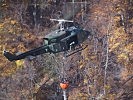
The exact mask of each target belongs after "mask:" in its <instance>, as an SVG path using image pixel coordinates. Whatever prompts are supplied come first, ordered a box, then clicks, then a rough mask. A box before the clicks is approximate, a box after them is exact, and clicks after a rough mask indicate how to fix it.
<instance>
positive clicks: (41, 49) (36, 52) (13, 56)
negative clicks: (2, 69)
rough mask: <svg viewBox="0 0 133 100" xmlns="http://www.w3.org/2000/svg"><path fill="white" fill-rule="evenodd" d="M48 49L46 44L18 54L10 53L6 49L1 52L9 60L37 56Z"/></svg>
mask: <svg viewBox="0 0 133 100" xmlns="http://www.w3.org/2000/svg"><path fill="white" fill-rule="evenodd" d="M48 50H49V48H48V46H42V47H39V48H36V49H33V50H30V51H27V52H24V53H21V54H18V55H16V54H12V53H10V52H8V51H4V53H3V54H4V56H5V57H6V58H7V59H8V60H9V61H15V60H21V59H24V58H26V57H29V56H37V55H40V54H43V53H47V52H48Z"/></svg>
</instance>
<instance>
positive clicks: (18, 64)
mask: <svg viewBox="0 0 133 100" xmlns="http://www.w3.org/2000/svg"><path fill="white" fill-rule="evenodd" d="M23 64H24V61H23V60H17V61H16V65H17V67H18V68H19V67H21V66H22V65H23Z"/></svg>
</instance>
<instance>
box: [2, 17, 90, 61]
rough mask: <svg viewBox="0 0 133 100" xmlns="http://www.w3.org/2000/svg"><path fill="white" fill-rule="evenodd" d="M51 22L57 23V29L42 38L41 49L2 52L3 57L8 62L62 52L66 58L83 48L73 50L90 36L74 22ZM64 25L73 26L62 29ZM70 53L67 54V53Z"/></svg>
mask: <svg viewBox="0 0 133 100" xmlns="http://www.w3.org/2000/svg"><path fill="white" fill-rule="evenodd" d="M50 20H51V21H58V22H59V29H56V30H55V31H52V32H51V33H49V34H48V35H46V36H45V38H44V45H42V46H41V47H38V48H35V49H32V50H29V51H27V52H24V53H21V54H12V53H10V52H8V51H4V52H3V54H4V56H5V57H6V58H7V59H8V60H9V61H16V60H21V59H24V58H26V57H30V56H37V55H41V54H44V53H53V54H55V53H59V52H64V53H65V54H66V56H70V55H72V54H74V53H76V52H78V51H80V50H82V49H83V48H81V47H79V48H76V49H75V50H76V51H75V50H74V48H75V47H77V46H79V45H80V44H81V43H83V42H84V41H85V40H86V39H87V38H88V36H89V35H91V34H90V32H89V31H87V30H84V29H82V28H80V27H79V26H75V25H74V24H73V23H74V21H70V20H64V19H50ZM65 23H72V24H73V25H71V26H69V27H64V24H65ZM71 51H73V52H72V53H70V54H68V52H71Z"/></svg>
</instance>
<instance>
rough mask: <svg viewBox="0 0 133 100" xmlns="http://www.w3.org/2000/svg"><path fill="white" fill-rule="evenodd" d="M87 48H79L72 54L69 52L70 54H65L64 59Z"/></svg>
mask: <svg viewBox="0 0 133 100" xmlns="http://www.w3.org/2000/svg"><path fill="white" fill-rule="evenodd" d="M87 46H88V45H86V46H85V47H84V48H81V47H79V48H77V49H76V50H75V51H73V52H71V53H67V54H66V57H69V56H71V55H73V54H75V53H77V52H79V51H82V50H84V49H85V48H87Z"/></svg>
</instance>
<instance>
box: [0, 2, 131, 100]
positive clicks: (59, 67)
mask: <svg viewBox="0 0 133 100" xmlns="http://www.w3.org/2000/svg"><path fill="white" fill-rule="evenodd" d="M70 1H71V0H69V1H61V0H48V1H45V2H44V0H38V1H37V4H38V5H37V6H38V8H39V4H40V5H41V6H40V9H41V12H42V13H41V14H42V15H40V14H38V15H40V16H41V17H43V18H44V19H45V21H44V19H43V18H42V19H40V18H39V19H38V20H36V21H37V23H35V22H34V21H35V20H33V19H34V16H32V14H31V13H29V11H28V10H29V8H30V7H31V6H32V7H34V4H35V2H32V1H30V0H29V1H27V0H22V1H17V2H14V1H13V0H3V1H0V5H1V9H0V11H1V14H0V61H1V63H0V99H1V100H7V99H9V100H14V99H16V100H20V99H22V100H23V99H24V100H31V99H33V98H34V99H35V100H36V99H37V100H44V99H53V98H54V100H55V99H57V100H61V99H62V90H61V89H60V88H59V82H60V80H61V78H62V77H65V78H67V80H68V81H69V88H68V91H67V95H68V100H91V99H92V100H93V99H94V100H95V99H96V100H132V98H133V27H132V23H133V17H132V16H133V15H132V14H133V6H132V4H133V1H132V0H122V1H121V0H83V1H87V2H88V4H87V7H86V8H85V9H82V10H81V11H80V10H79V11H78V13H76V15H75V20H76V21H77V22H79V23H82V24H81V26H82V27H85V28H86V29H88V30H90V31H91V33H92V34H93V35H92V36H90V38H89V39H88V40H87V41H85V43H84V44H82V46H83V47H84V46H86V45H88V46H87V48H85V49H84V50H83V51H81V52H79V53H77V54H74V55H72V56H71V57H69V58H66V59H64V60H62V54H60V55H58V54H57V55H54V56H53V55H49V54H46V55H45V54H44V55H40V56H37V57H36V58H34V59H32V60H28V59H25V60H19V61H16V62H9V61H8V60H6V58H5V57H4V56H3V54H2V52H3V50H5V49H6V50H9V51H10V52H13V53H17V52H18V51H21V52H24V51H27V50H30V49H32V48H35V47H37V46H39V45H41V43H42V37H44V35H45V34H48V30H50V29H51V26H52V24H55V23H52V24H51V23H50V22H49V21H48V20H47V19H49V18H50V17H59V15H57V13H58V12H62V11H63V10H62V8H63V7H64V6H65V5H64V3H67V2H70ZM78 1H81V0H78ZM79 5H80V6H81V7H82V5H81V4H79ZM18 6H20V8H19V9H17V7H18ZM70 6H71V5H70ZM38 8H37V10H38V11H40V10H39V9H38ZM103 8H104V9H103ZM31 12H32V11H31ZM83 13H84V14H85V15H84V16H82V14H83ZM83 17H84V18H83ZM39 20H41V21H42V20H43V24H42V23H41V22H39ZM82 21H83V22H82ZM39 23H40V24H39ZM44 24H45V25H44ZM53 26H54V25H53ZM49 27H50V28H49ZM40 37H41V38H40Z"/></svg>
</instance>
